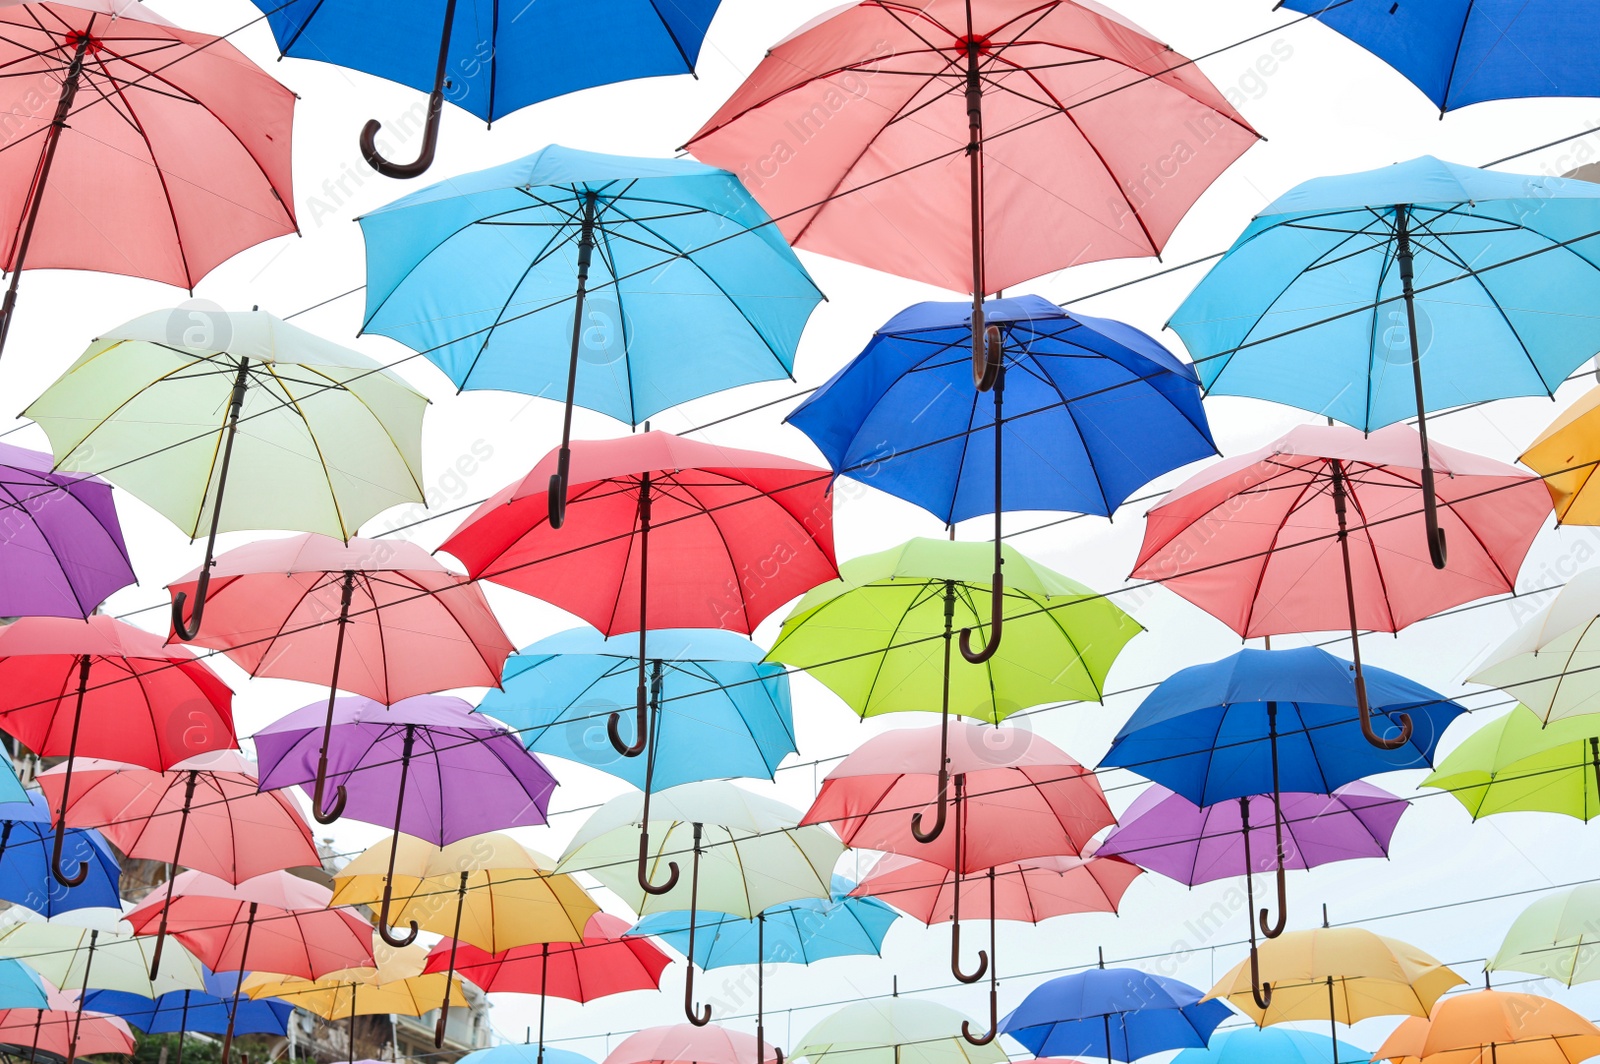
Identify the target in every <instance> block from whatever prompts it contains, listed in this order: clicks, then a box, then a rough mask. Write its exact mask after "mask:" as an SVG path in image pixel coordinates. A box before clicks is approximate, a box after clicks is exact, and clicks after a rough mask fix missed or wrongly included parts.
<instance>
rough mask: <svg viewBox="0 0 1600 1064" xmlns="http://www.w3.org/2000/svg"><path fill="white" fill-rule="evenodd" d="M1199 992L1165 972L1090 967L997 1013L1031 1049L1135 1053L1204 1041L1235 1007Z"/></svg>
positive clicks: (1122, 1056)
mask: <svg viewBox="0 0 1600 1064" xmlns="http://www.w3.org/2000/svg"><path fill="white" fill-rule="evenodd" d="M1201 996H1202V995H1201V992H1200V991H1198V990H1196V989H1195V988H1194V987H1192V986H1189V985H1188V984H1187V983H1180V982H1178V981H1177V980H1176V979H1169V978H1167V977H1166V976H1162V975H1150V974H1149V973H1148V972H1141V971H1139V970H1137V969H1134V968H1091V969H1089V970H1088V971H1086V972H1074V973H1073V974H1072V975H1063V976H1058V977H1057V978H1055V979H1051V980H1049V981H1048V982H1046V983H1043V984H1041V985H1040V986H1038V987H1037V988H1035V989H1034V990H1033V991H1032V992H1031V993H1029V994H1028V996H1027V997H1025V998H1023V999H1022V1004H1021V1005H1018V1006H1017V1007H1016V1008H1015V1009H1013V1010H1012V1012H1011V1013H1010V1015H1008V1016H1006V1017H1005V1019H1003V1020H1001V1021H1000V1031H1001V1033H1002V1034H1008V1035H1010V1036H1011V1037H1012V1038H1015V1039H1016V1040H1017V1041H1018V1042H1021V1043H1022V1044H1023V1045H1025V1046H1027V1047H1028V1048H1029V1049H1030V1050H1032V1051H1033V1054H1034V1056H1039V1057H1043V1056H1051V1057H1073V1056H1090V1055H1093V1056H1103V1057H1105V1058H1106V1060H1108V1061H1111V1060H1123V1061H1131V1060H1137V1059H1139V1058H1140V1057H1146V1056H1149V1055H1150V1054H1151V1053H1160V1052H1162V1051H1163V1050H1168V1049H1183V1048H1185V1047H1190V1046H1203V1045H1205V1044H1206V1040H1207V1039H1209V1038H1210V1037H1211V1032H1212V1031H1213V1030H1215V1029H1216V1027H1217V1024H1219V1023H1221V1022H1222V1021H1223V1020H1225V1019H1227V1018H1228V1017H1229V1016H1231V1015H1233V1013H1232V1011H1231V1010H1229V1008H1228V1006H1227V1005H1224V1004H1223V1003H1222V1002H1221V1001H1215V1000H1213V1001H1201V1000H1200V998H1201Z"/></svg>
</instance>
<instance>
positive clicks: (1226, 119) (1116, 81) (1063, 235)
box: [687, 0, 1257, 390]
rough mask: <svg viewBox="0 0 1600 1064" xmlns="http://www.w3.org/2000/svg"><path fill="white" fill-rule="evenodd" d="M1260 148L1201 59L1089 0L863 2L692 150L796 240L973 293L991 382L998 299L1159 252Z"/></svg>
mask: <svg viewBox="0 0 1600 1064" xmlns="http://www.w3.org/2000/svg"><path fill="white" fill-rule="evenodd" d="M986 127H987V131H986ZM1256 140H1257V134H1256V132H1255V131H1254V130H1253V129H1251V128H1250V126H1249V125H1248V124H1247V123H1246V122H1245V120H1244V118H1243V117H1242V116H1240V114H1239V113H1238V112H1237V111H1236V110H1234V108H1233V107H1232V105H1230V104H1229V103H1228V102H1227V101H1226V100H1225V99H1224V98H1223V95H1222V93H1221V92H1219V91H1218V90H1217V88H1216V86H1214V85H1212V84H1211V83H1210V82H1209V81H1207V80H1206V78H1205V76H1204V75H1203V74H1201V73H1200V71H1199V70H1198V68H1196V67H1195V66H1194V65H1193V64H1192V63H1191V61H1190V60H1188V59H1185V58H1184V57H1183V56H1181V55H1179V54H1178V53H1177V52H1174V51H1173V50H1172V49H1170V48H1168V47H1167V46H1166V45H1164V44H1162V43H1161V42H1160V41H1157V40H1155V39H1154V38H1152V37H1151V36H1150V35H1149V34H1147V33H1146V32H1144V31H1143V30H1141V29H1139V28H1138V27H1137V26H1134V25H1133V24H1132V23H1130V22H1128V21H1127V20H1126V19H1124V18H1123V17H1122V16H1121V15H1118V14H1116V13H1115V12H1112V11H1110V10H1108V9H1106V8H1103V7H1101V6H1100V5H1099V4H1097V3H1093V2H1090V0H862V2H860V3H856V4H853V5H850V6H847V7H844V8H840V9H838V10H836V11H834V12H832V13H830V14H828V15H826V16H824V17H822V18H819V19H816V20H815V21H813V22H810V23H808V24H807V25H805V26H803V27H801V28H800V29H799V30H797V31H796V32H795V33H793V34H791V35H790V36H789V37H787V38H785V39H784V40H782V41H780V42H778V43H777V44H775V45H773V47H772V48H771V49H770V50H768V52H767V55H766V58H765V59H763V60H762V61H761V64H760V65H759V66H757V67H756V69H755V72H754V73H752V74H751V75H750V77H748V78H747V79H746V80H745V82H744V84H742V85H741V86H740V87H739V89H738V90H737V91H736V92H735V93H734V94H733V96H732V97H731V98H730V99H729V100H728V101H727V103H725V104H723V105H722V108H721V109H720V110H718V111H717V113H716V114H715V115H713V116H712V118H711V120H710V121H709V122H707V123H706V124H705V126H704V127H702V128H701V130H700V131H699V132H698V133H696V134H695V135H694V137H693V138H691V139H690V141H689V143H688V145H687V146H688V148H689V150H690V151H692V152H693V153H694V154H695V155H696V156H697V157H698V158H700V159H702V160H704V161H706V162H709V163H713V164H715V165H717V166H722V167H726V168H727V169H730V170H734V171H736V172H737V173H738V174H739V175H740V177H742V178H743V179H744V182H745V184H746V185H747V186H749V188H750V190H751V192H752V193H753V194H754V195H755V197H756V199H758V200H760V201H761V205H762V206H764V207H766V208H767V210H768V212H769V213H771V214H772V216H773V217H774V218H775V219H777V221H778V224H779V226H780V228H781V229H782V231H783V235H784V236H786V237H787V238H788V239H789V241H790V243H792V244H795V245H796V246H799V247H806V248H810V249H811V250H813V251H819V252H821V253H823V254H825V255H834V256H837V257H838V258H842V259H847V260H849V261H851V262H859V263H861V264H863V265H866V266H872V267H874V268H877V269H880V270H887V271H889V272H890V273H895V274H899V275H900V276H902V277H910V278H912V279H914V280H918V281H926V282H927V283H929V284H934V285H938V286H939V287H941V288H948V289H952V290H954V291H957V292H971V293H973V321H972V328H973V357H974V372H975V374H978V375H979V380H980V385H979V387H980V388H981V389H983V390H987V388H988V386H989V385H990V384H992V383H993V373H994V371H995V370H996V369H997V368H998V360H997V357H996V354H995V353H988V354H987V356H986V353H985V351H984V350H983V346H982V345H981V344H980V342H979V341H980V339H981V337H982V336H983V334H984V325H983V297H984V295H985V294H986V293H990V292H997V291H999V290H1000V289H1004V288H1013V287H1015V286H1016V285H1018V284H1020V283H1021V282H1023V281H1025V280H1027V279H1028V278H1031V277H1038V276H1041V275H1043V274H1046V273H1051V272H1053V271H1055V270H1059V269H1062V268H1063V267H1066V266H1070V265H1073V264H1074V263H1079V262H1093V261H1097V260H1101V259H1111V258H1122V257H1127V256H1134V255H1154V254H1157V253H1159V252H1160V250H1161V248H1162V246H1163V245H1164V244H1165V243H1166V241H1167V238H1168V237H1169V236H1170V235H1171V234H1172V231H1173V229H1174V228H1175V227H1176V226H1177V224H1178V221H1179V219H1181V218H1182V217H1183V215H1184V214H1185V212H1187V211H1188V209H1189V208H1190V207H1191V206H1192V205H1193V204H1194V202H1195V200H1196V199H1198V198H1199V196H1200V194H1201V193H1202V192H1204V191H1205V190H1206V188H1207V187H1208V186H1209V185H1210V184H1211V182H1212V181H1214V180H1215V179H1216V178H1217V176H1218V175H1219V174H1221V173H1222V171H1223V170H1225V169H1227V167H1228V166H1229V165H1231V164H1232V163H1233V162H1234V160H1235V159H1237V158H1238V157H1239V156H1240V155H1242V154H1243V153H1244V151H1245V149H1246V148H1248V147H1250V145H1252V144H1253V143H1255V141H1256ZM957 211H959V212H960V213H959V214H958V213H957ZM1041 233H1048V234H1049V239H1040V234H1041ZM990 346H991V347H993V346H994V344H993V342H992V341H991V345H990Z"/></svg>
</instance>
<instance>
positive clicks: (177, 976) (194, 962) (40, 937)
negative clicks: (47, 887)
mask: <svg viewBox="0 0 1600 1064" xmlns="http://www.w3.org/2000/svg"><path fill="white" fill-rule="evenodd" d="M169 947H170V948H169V949H168V950H167V951H166V963H165V964H163V965H162V968H161V972H160V974H159V975H158V976H157V977H156V978H154V979H152V978H151V977H150V959H151V955H152V953H153V951H154V943H153V942H151V941H150V940H149V939H147V938H144V937H142V936H140V937H136V936H135V934H134V927H133V925H132V924H130V923H129V922H128V921H127V920H125V919H123V915H122V911H121V909H120V908H107V909H78V910H75V911H73V912H70V913H60V914H57V915H56V916H53V917H51V918H50V920H49V921H48V922H46V921H44V920H38V919H28V920H19V921H17V922H15V923H11V924H7V925H5V926H3V927H0V957H10V958H13V959H15V960H19V961H22V962H23V963H24V964H26V965H27V966H28V967H30V968H32V969H33V970H34V971H35V972H37V973H38V974H39V975H41V976H43V977H44V979H45V980H46V981H47V982H49V983H50V984H51V985H52V986H56V987H61V988H64V989H70V990H82V989H85V988H87V989H89V990H124V991H127V992H128V993H130V994H138V995H140V996H141V997H146V998H153V997H157V996H159V995H161V994H165V993H168V992H169V991H174V990H204V989H205V975H206V969H205V966H204V965H202V964H201V962H200V961H199V960H198V959H197V958H196V957H194V955H192V954H191V953H189V951H188V950H187V949H183V948H179V947H175V946H172V944H170V943H169Z"/></svg>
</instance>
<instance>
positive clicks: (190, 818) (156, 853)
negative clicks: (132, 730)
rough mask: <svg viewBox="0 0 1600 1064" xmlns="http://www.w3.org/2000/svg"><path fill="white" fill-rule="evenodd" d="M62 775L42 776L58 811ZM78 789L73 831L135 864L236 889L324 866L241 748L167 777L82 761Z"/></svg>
mask: <svg viewBox="0 0 1600 1064" xmlns="http://www.w3.org/2000/svg"><path fill="white" fill-rule="evenodd" d="M65 771H66V767H65V766H63V765H57V766H56V767H55V768H52V769H48V770H47V771H44V772H41V773H39V775H38V777H37V779H38V781H39V788H40V789H41V790H42V791H43V792H44V793H45V795H46V796H47V797H48V798H49V799H50V801H51V802H53V803H58V804H59V802H60V801H61V797H62V794H61V791H62V784H63V782H64V779H65ZM73 782H74V784H75V786H74V788H73V793H72V800H71V803H70V804H69V805H68V807H67V823H68V824H71V825H75V826H80V827H95V828H98V829H99V830H100V833H101V834H103V835H104V836H105V837H106V839H107V840H109V841H110V842H111V843H112V845H114V846H116V848H117V849H118V850H120V851H121V852H122V853H123V854H125V855H127V856H129V857H137V858H143V859H146V860H151V861H170V862H172V863H174V864H178V865H181V866H182V867H184V868H196V869H199V870H200V871H202V872H209V873H210V874H211V875H214V876H218V877H220V878H222V879H226V880H227V881H228V882H230V883H238V882H241V881H242V880H246V879H250V878H252V877H254V876H259V875H263V874H265V873H267V872H275V871H278V870H279V869H282V868H293V867H296V866H300V865H310V866H317V865H320V864H321V863H322V859H321V858H320V857H319V856H318V855H317V847H316V843H315V841H314V840H313V839H312V837H311V828H310V826H309V825H307V824H306V822H305V818H304V817H303V816H302V815H301V813H300V811H299V809H298V808H296V807H295V804H294V803H293V802H292V801H291V800H290V799H289V798H287V797H286V796H284V795H281V794H276V793H273V792H266V793H258V791H257V782H258V781H257V777H256V765H255V762H253V761H251V760H250V759H249V758H247V757H245V756H244V755H243V754H241V753H239V752H238V751H236V750H216V751H212V752H209V753H204V754H196V755H195V756H194V757H191V758H189V759H187V760H184V761H179V762H178V763H177V764H175V765H173V766H172V767H171V768H170V769H168V770H167V771H166V772H155V771H152V770H150V769H145V768H140V767H139V766H137V765H126V764H123V763H121V762H118V761H105V760H99V759H95V758H77V759H76V764H75V765H74V766H73ZM180 833H181V834H180ZM180 837H181V840H182V841H181V843H180V841H179V839H180Z"/></svg>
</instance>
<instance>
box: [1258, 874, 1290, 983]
mask: <svg viewBox="0 0 1600 1064" xmlns="http://www.w3.org/2000/svg"><path fill="white" fill-rule="evenodd" d="M1278 857H1279V859H1278V921H1277V923H1271V922H1269V921H1268V920H1267V910H1266V909H1265V908H1263V909H1262V910H1261V913H1260V921H1261V933H1262V934H1263V935H1265V936H1266V937H1268V938H1277V937H1278V936H1279V935H1281V934H1283V929H1284V925H1286V924H1287V923H1288V922H1289V886H1288V883H1287V877H1286V876H1285V875H1284V872H1283V851H1282V850H1281V849H1280V850H1279V851H1278ZM1262 1008H1266V1006H1265V1005H1263V1006H1262Z"/></svg>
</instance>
